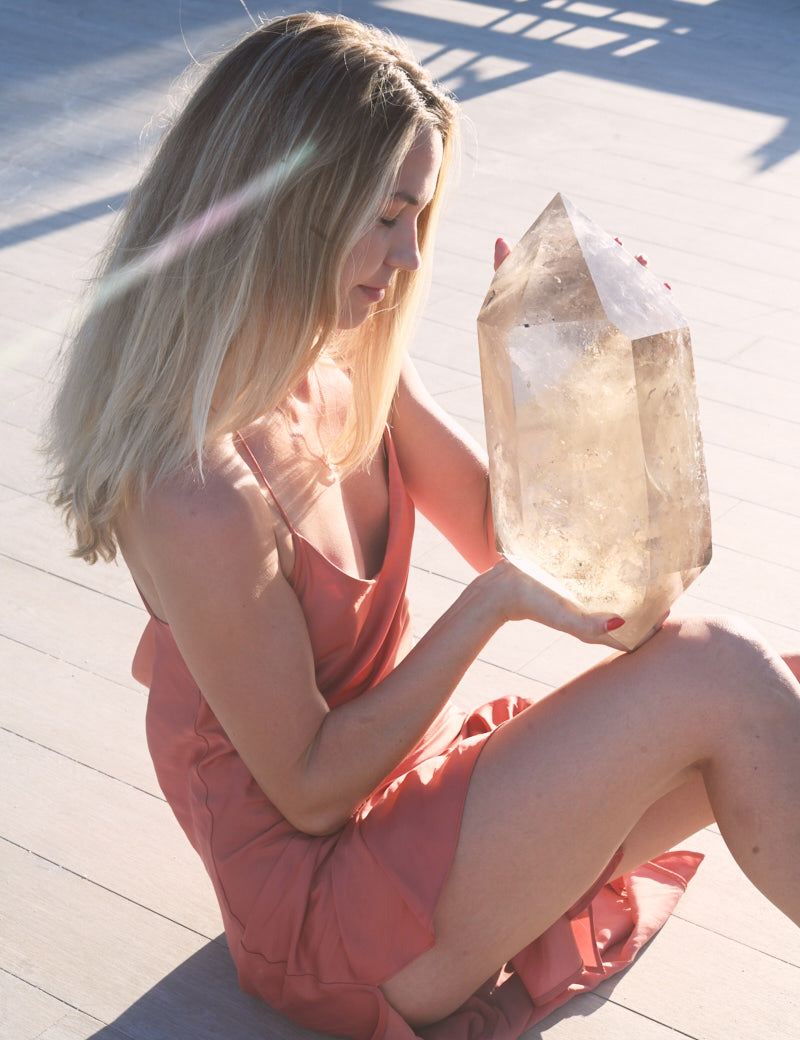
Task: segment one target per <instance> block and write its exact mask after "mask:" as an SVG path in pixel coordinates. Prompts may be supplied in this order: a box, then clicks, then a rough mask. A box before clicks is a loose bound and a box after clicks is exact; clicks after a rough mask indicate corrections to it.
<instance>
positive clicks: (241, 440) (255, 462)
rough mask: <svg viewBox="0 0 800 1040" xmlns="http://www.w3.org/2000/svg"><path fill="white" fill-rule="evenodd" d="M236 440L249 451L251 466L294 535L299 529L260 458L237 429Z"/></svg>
mask: <svg viewBox="0 0 800 1040" xmlns="http://www.w3.org/2000/svg"><path fill="white" fill-rule="evenodd" d="M235 440H236V441H237V442H238V443H239V444H241V446H242V447H243V448H244V450H245V452H246V453H247V457H248V459H249V460H250V463H252V465H251V466H250V468H251V469H252V470H253V471H254V472H255V475H256V476H257V477H258V478H260V482H261V484H262V485H263V486H264V488H265V489H266V491H268V492H269V497H270V498H271V499H272V501H273V502H274V503H275V508H276V509H277V510H278V512H279V513H280V515H281V519H282V520H283V522H284V523H285V524H286V526H287V527H288V528H289V530H290V531H291V532H292V534H293V535H294V534H297V531H295V528H294V524H293V523H292V521H291V520H290V519H289V517H288V516H287V515H286V511H285V510H284V508H283V506H282V505H281V504H280V502H279V501H278V497H277V495H276V494H275V492H274V491H273V490H272V488H271V487H270V483H269V481H268V480H267V478H266V477H265V476H264V471H263V469H262V468H261V467H260V466H259V464H258V460H257V459H256V457H255V455H254V454H253V453H252V451H251V450H250V445H249V444H248V443H247V441H246V440H245V439H244V437H243V436H242V435H241V433H239V431H238V430H237V431H236V434H235Z"/></svg>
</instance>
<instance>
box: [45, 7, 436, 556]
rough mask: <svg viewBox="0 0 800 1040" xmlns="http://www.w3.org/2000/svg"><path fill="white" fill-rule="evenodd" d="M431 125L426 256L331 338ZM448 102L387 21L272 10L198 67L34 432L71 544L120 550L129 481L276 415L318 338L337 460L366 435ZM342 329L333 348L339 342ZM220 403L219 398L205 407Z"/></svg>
mask: <svg viewBox="0 0 800 1040" xmlns="http://www.w3.org/2000/svg"><path fill="white" fill-rule="evenodd" d="M424 126H428V127H434V128H435V129H436V130H437V131H438V132H439V133H440V134H441V136H442V140H443V144H444V159H443V164H442V173H441V174H440V177H439V183H438V185H437V189H436V194H435V196H434V200H433V202H432V203H431V205H430V206H429V207H428V208H427V209H426V210H425V211H424V212H423V213H422V214H421V215H420V219H419V243H420V252H421V255H422V257H423V265H422V268H421V269H420V270H419V271H416V272H408V271H398V272H397V274H396V276H395V278H394V280H393V284H392V287H391V289H390V290H389V291H388V292H387V295H386V298H385V300H384V303H383V305H382V306H381V307H380V309H376V311H375V313H373V314H372V315H371V316H370V317H369V318H368V320H367V321H366V322H364V323H363V324H362V325H361V326H360V327H359V328H358V329H357V330H355V332H354V333H353V334H352V335H349V336H345V337H342V336H336V335H335V333H336V327H337V320H338V316H339V313H340V307H341V301H340V299H339V296H340V288H339V287H340V279H341V273H342V269H343V266H344V264H345V262H346V259H347V257H348V255H349V254H350V252H351V250H352V248H353V246H354V244H355V243H356V242H357V241H358V239H359V238H360V237H361V236H362V235H363V234H364V233H365V232H366V231H367V230H368V229H369V228H370V227H371V226H373V225H374V223H375V220H376V219H377V218H378V217H379V215H380V212H381V209H382V207H383V206H384V205H385V203H386V200H387V198H388V197H390V196H391V194H392V183H393V181H394V180H395V178H396V177H397V174H398V171H399V168H400V166H401V164H402V161H403V159H404V158H405V156H406V154H407V153H408V151H409V149H410V148H411V146H412V145H413V143H414V140H415V138H416V136H417V134H418V133H419V131H420V129H421V128H422V127H424ZM454 135H455V106H454V104H453V102H452V101H451V99H450V98H449V97H448V96H447V95H446V94H445V93H444V92H443V91H441V90H440V89H438V88H437V87H436V86H435V85H434V84H433V82H432V81H431V79H430V77H429V76H428V75H427V73H426V72H424V70H422V69H421V68H420V67H419V66H418V65H417V64H416V63H415V62H414V60H413V59H412V58H411V57H410V55H409V54H408V53H407V51H406V50H405V48H404V47H403V46H402V45H400V44H399V43H398V42H396V41H394V40H393V39H391V38H390V37H388V36H386V35H385V34H384V33H382V32H379V31H378V30H376V29H373V28H370V27H367V26H364V25H360V24H359V23H356V22H353V21H351V20H349V19H346V18H343V17H327V16H323V15H320V14H305V15H292V16H288V17H284V18H279V19H276V20H274V21H271V22H266V23H264V24H263V25H261V26H259V27H258V28H257V29H255V30H254V31H253V32H251V33H250V34H248V35H247V36H246V37H245V38H244V39H243V40H241V41H240V42H239V43H238V44H237V45H236V46H235V47H234V48H233V49H232V50H230V51H229V52H228V53H227V54H226V55H224V56H223V57H222V58H221V59H220V60H219V61H218V62H217V63H216V64H215V65H214V66H213V67H212V68H211V70H210V71H209V72H208V74H207V75H206V76H205V78H204V80H203V81H202V82H201V84H200V86H199V87H198V88H197V90H196V91H195V93H194V94H193V95H192V96H191V98H190V99H189V101H188V103H187V104H186V106H185V108H184V109H183V111H182V113H181V114H180V116H179V117H178V118H177V120H176V121H175V123H174V125H173V126H172V127H171V129H170V130H169V131H168V132H167V133H166V135H165V136H164V138H163V140H162V142H161V144H160V146H159V148H158V150H157V152H156V155H155V157H154V159H153V161H152V163H151V165H150V167H149V169H148V170H147V172H146V173H145V175H144V176H143V178H142V180H141V181H140V183H139V184H138V186H137V187H136V188H135V189H134V191H133V192H132V194H131V198H130V201H129V203H128V205H127V207H126V209H125V211H124V213H123V214H122V217H121V219H120V221H119V225H118V227H117V228H116V230H115V232H114V234H113V236H112V238H111V241H110V243H109V245H108V248H107V250H106V254H105V259H104V262H103V263H102V265H101V268H100V271H99V273H98V277H97V279H96V281H95V285H94V287H93V291H92V293H91V295H90V297H89V300H88V304H87V308H86V311H85V315H84V317H83V318H82V320H81V321H80V323H79V325H78V327H77V330H76V331H75V333H74V335H73V336H72V337H71V342H70V344H69V348H68V350H67V352H66V355H65V359H64V372H63V376H62V379H61V382H60V389H59V392H58V395H57V398H56V401H55V404H54V407H53V411H52V414H51V419H50V425H49V428H48V431H47V451H48V454H49V457H50V461H51V469H52V472H53V477H54V491H53V496H52V497H53V500H54V502H55V503H56V505H58V506H60V507H61V508H62V509H63V510H64V512H65V514H66V518H67V522H68V523H69V524H70V526H71V527H72V528H73V531H74V535H75V541H76V547H75V549H74V555H76V556H81V557H83V558H84V559H86V560H87V561H88V562H90V563H94V562H95V561H96V560H97V558H98V556H100V557H102V558H104V559H106V560H110V559H113V558H114V556H115V555H116V548H117V545H116V536H115V521H116V518H117V517H118V516H119V514H120V512H121V511H122V510H123V509H124V508H125V507H126V505H128V504H130V502H131V501H132V500H133V496H135V495H136V494H144V492H145V491H146V490H147V488H148V487H149V486H151V485H152V484H153V483H156V482H158V481H160V480H163V479H165V478H167V477H170V476H174V475H175V474H177V473H178V472H180V471H181V470H182V469H183V468H185V467H186V466H187V464H188V465H194V466H195V468H196V470H197V471H198V473H199V475H200V477H202V466H203V451H204V448H205V446H206V445H208V444H209V443H210V442H212V441H213V440H215V439H216V438H218V437H219V436H222V435H224V434H226V433H229V432H230V431H232V430H234V429H236V428H237V427H240V426H246V425H247V424H249V423H251V422H253V421H255V420H256V419H257V418H259V417H260V416H262V415H264V414H266V413H268V412H270V411H271V410H272V409H274V408H275V407H276V406H278V405H279V404H280V402H281V401H283V400H284V399H285V398H286V396H287V395H288V394H289V393H290V392H291V391H292V390H293V389H294V388H295V387H296V386H297V385H298V384H299V382H300V381H301V379H302V378H303V376H304V375H305V374H306V373H307V372H308V370H309V369H310V367H311V366H312V365H313V364H314V363H315V361H316V360H317V359H318V358H319V356H320V355H321V354H322V353H323V352H326V353H329V354H334V355H335V354H336V352H337V350H338V351H339V352H340V353H341V351H342V349H343V348H342V346H341V344H342V343H345V344H346V356H345V357H343V358H342V361H343V363H344V364H346V365H347V367H348V368H349V370H350V373H351V376H352V381H353V403H352V405H351V408H350V413H349V416H348V420H347V424H346V427H345V433H344V435H343V437H342V438H340V441H339V442H337V445H336V446H335V450H336V452H337V461H338V462H339V463H340V465H341V466H342V467H343V469H344V470H345V471H349V470H352V469H353V468H356V467H357V466H359V465H361V464H363V463H364V462H365V461H366V460H367V459H368V458H369V457H370V456H371V455H372V454H373V452H374V450H375V448H376V446H377V444H378V442H379V440H380V437H381V435H382V430H383V427H384V424H385V422H386V419H387V416H388V412H389V409H390V407H391V402H392V398H393V395H394V392H395V389H396V386H397V379H398V376H399V370H400V365H401V361H402V353H403V350H404V347H405V343H406V341H407V337H408V334H409V331H410V326H411V323H412V321H413V318H414V314H415V312H416V310H417V305H418V302H419V296H420V293H421V291H422V290H423V287H424V283H425V280H426V276H427V268H428V266H429V259H430V252H431V248H430V247H431V239H432V234H431V232H432V228H433V223H434V221H435V217H436V214H437V211H438V207H439V204H440V201H441V194H442V182H443V179H444V171H445V169H446V165H447V162H448V159H449V157H450V155H451V153H452V148H453V141H454ZM337 344H339V346H337ZM212 403H213V407H212Z"/></svg>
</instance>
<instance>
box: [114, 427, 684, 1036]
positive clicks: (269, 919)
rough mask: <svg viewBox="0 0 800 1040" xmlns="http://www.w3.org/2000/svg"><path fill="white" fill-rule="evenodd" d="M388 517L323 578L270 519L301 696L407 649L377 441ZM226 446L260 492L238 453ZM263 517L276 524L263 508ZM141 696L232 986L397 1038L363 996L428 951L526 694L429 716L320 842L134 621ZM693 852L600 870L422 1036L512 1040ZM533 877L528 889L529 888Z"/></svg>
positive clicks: (381, 1007) (612, 961) (373, 997)
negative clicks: (144, 692)
mask: <svg viewBox="0 0 800 1040" xmlns="http://www.w3.org/2000/svg"><path fill="white" fill-rule="evenodd" d="M384 445H385V454H386V468H387V479H388V486H389V509H390V523H389V534H388V541H387V547H386V555H385V560H384V563H383V566H382V568H381V570H380V572H379V574H378V575H377V576H376V577H375V578H374V579H372V580H362V579H360V578H356V577H353V576H352V575H349V574H347V573H344V572H343V571H341V570H339V569H338V568H337V567H336V566H334V565H333V564H332V563H331V562H330V561H329V560H327V559H326V558H325V557H324V556H323V555H321V553H319V552H318V551H317V550H316V549H315V548H314V547H313V546H312V545H310V544H309V543H308V542H307V541H305V539H304V538H303V537H302V535H300V534H299V533H298V532H297V531H296V530H294V528H293V527H292V525H291V523H289V520H288V518H286V517H285V515H284V520H285V521H286V523H287V524H288V526H289V529H290V530H291V532H292V536H293V540H294V552H295V563H294V568H293V571H292V574H291V575H290V578H289V580H290V583H291V584H292V586H293V588H294V590H295V592H296V594H297V597H298V599H299V601H300V604H301V606H302V609H303V611H304V614H305V618H306V622H307V624H308V629H309V633H310V637H311V643H312V647H313V651H314V659H315V663H316V678H317V683H318V685H319V689H320V690H321V691H322V693H323V694H324V696H325V697H326V699H327V701H328V703H329V704H330V705H331V706H332V707H335V706H336V705H339V704H342V703H343V702H345V701H348V700H350V699H351V698H354V697H362V696H369V691H370V689H371V687H373V686H374V685H375V684H376V683H378V682H380V680H381V679H382V678H383V677H384V676H385V675H386V674H387V673H388V672H390V671H391V670H392V668H393V667H394V666H395V664H396V663H397V662H398V661H399V660H400V659H401V658H402V657H403V655H404V654H406V653H407V652H408V650H409V648H410V645H411V635H410V624H409V612H408V602H407V599H406V582H407V577H408V571H409V565H410V555H411V540H412V535H413V530H414V507H413V504H412V502H411V499H410V497H409V495H408V493H407V492H406V489H405V487H404V484H403V479H402V474H401V472H400V467H399V465H398V461H397V457H396V455H395V451H394V447H393V445H392V439H391V435H390V433H389V431H388V430H387V433H386V437H385V440H384ZM239 450H240V452H241V453H242V455H243V457H244V458H245V459H246V460H247V461H248V463H249V465H250V466H251V468H252V469H253V472H254V474H255V476H256V478H257V479H258V480H259V481H260V483H261V484H262V485H263V486H264V488H265V489H266V491H267V493H268V494H270V495H271V494H272V492H271V490H270V488H269V485H268V484H267V482H266V480H265V478H264V476H263V474H262V473H261V471H260V469H259V467H258V464H257V463H256V462H255V459H254V458H253V457H252V455H251V454H250V452H249V449H248V447H247V445H246V444H245V443H244V441H242V440H241V439H240V440H239ZM276 506H277V508H278V509H279V510H280V512H281V513H282V514H283V510H282V509H281V507H280V504H279V503H277V502H276ZM134 675H135V676H136V677H137V679H139V680H140V681H141V682H143V683H144V684H145V685H146V686H148V687H149V690H150V694H149V701H148V710H147V739H148V744H149V748H150V752H151V754H152V757H153V762H154V764H155V768H156V773H157V775H158V780H159V783H160V785H161V788H162V790H163V792H164V795H165V797H166V799H167V801H168V802H169V804H170V805H171V807H172V809H173V811H174V813H175V816H176V817H177V819H178V821H179V823H180V824H181V826H182V827H183V829H184V831H185V832H186V835H187V837H188V838H189V841H190V842H191V843H192V845H193V846H194V848H195V849H196V850H197V852H198V853H199V855H200V856H201V858H202V860H203V862H204V864H205V866H206V869H207V870H208V873H209V875H210V877H211V880H212V882H213V884H214V888H215V890H216V894H217V898H218V900H219V905H220V909H221V911H222V917H223V921H224V925H225V932H226V935H227V940H228V944H229V946H230V951H231V954H232V956H233V960H234V962H235V964H236V968H237V971H238V975H239V981H240V984H241V986H242V988H243V989H245V990H246V991H247V992H249V993H252V994H255V995H257V996H259V997H261V998H262V999H263V1000H265V1001H266V1002H267V1003H268V1004H270V1005H271V1006H272V1007H274V1008H277V1009H279V1010H280V1011H281V1012H283V1013H284V1014H286V1015H287V1016H289V1017H290V1018H292V1019H294V1020H295V1021H296V1022H298V1023H300V1024H302V1025H305V1026H307V1027H309V1028H312V1029H317V1030H320V1031H322V1032H326V1033H331V1034H334V1035H336V1036H343V1037H354V1038H357V1040H413V1038H414V1036H415V1033H414V1032H413V1030H412V1029H411V1027H410V1026H409V1025H408V1024H407V1023H406V1022H405V1021H404V1020H403V1019H402V1018H401V1017H400V1015H399V1014H398V1013H397V1012H396V1011H395V1010H394V1008H392V1007H391V1006H390V1005H389V1004H388V1002H387V1001H386V999H385V997H384V996H383V993H382V991H381V989H380V988H379V987H380V985H381V983H382V982H384V981H385V980H386V979H388V978H391V977H392V976H393V975H394V974H396V973H397V972H398V971H399V970H400V969H401V968H402V967H403V966H404V965H406V964H408V963H409V962H410V961H411V960H413V959H414V958H415V957H417V956H419V955H420V954H421V953H422V952H423V951H425V950H426V949H428V948H429V947H430V946H431V945H432V944H433V942H434V935H433V928H432V920H433V916H434V911H435V908H436V903H437V900H438V898H439V894H440V892H441V890H442V886H443V884H444V881H445V879H446V877H447V873H448V870H449V868H450V864H451V861H452V858H453V855H454V852H455V848H456V842H457V840H458V832H459V825H460V819H461V812H462V807H463V804H464V799H465V796H466V792H467V787H468V784H469V780H470V775H471V772H472V769H473V766H474V765H475V761H476V759H477V757H478V755H479V754H480V752H481V749H482V748H483V746H484V744H485V742H486V740H487V739H488V738H489V737H490V736H491V733H492V732H493V730H494V729H495V728H497V727H498V726H500V725H502V724H503V722H504V721H506V720H507V719H509V718H510V717H511V716H513V715H514V714H516V713H517V712H519V711H522V710H523V709H524V708H525V707H526V706H527V702H526V701H524V700H522V699H521V698H517V697H501V698H499V699H497V700H494V701H492V702H491V703H489V704H486V705H484V706H483V707H481V708H479V709H478V710H476V711H474V712H471V713H470V714H467V715H465V714H463V713H459V712H455V711H452V712H443V713H442V714H441V715H440V716H439V718H438V719H437V720H436V721H435V722H434V724H433V725H432V726H431V728H430V729H429V730H428V732H427V733H426V734H425V736H424V737H423V738H422V740H421V741H420V742H419V744H418V745H417V747H416V748H414V750H413V751H412V752H411V753H410V754H409V755H408V757H407V758H406V759H405V760H404V761H403V762H402V763H401V764H400V765H399V766H398V767H397V769H396V770H395V771H394V772H393V773H392V774H391V775H390V776H388V777H387V778H386V780H385V781H384V782H383V783H382V784H381V786H380V787H379V788H378V789H377V790H375V791H374V792H373V793H372V794H371V795H370V797H369V798H368V799H367V800H366V801H365V802H364V803H363V805H361V806H360V807H359V809H358V811H357V812H356V813H355V814H354V816H353V817H352V819H351V820H350V821H349V822H348V823H347V825H346V826H345V827H344V828H343V829H342V830H341V831H339V832H338V833H336V834H333V835H330V836H325V837H313V836H309V835H307V834H304V833H301V832H299V831H297V830H295V829H294V828H293V827H292V826H291V825H290V824H289V823H288V822H287V821H286V820H285V819H284V818H283V817H282V816H281V814H280V812H279V811H278V810H277V809H276V808H275V807H274V806H273V805H272V804H271V803H270V802H269V801H268V800H267V798H266V797H265V796H264V794H263V793H262V791H261V789H260V788H259V787H258V785H257V784H256V782H255V780H254V779H253V778H252V776H251V775H250V773H249V772H248V770H247V768H246V767H245V765H244V763H243V762H242V760H241V759H240V757H239V755H238V754H237V752H236V750H235V748H234V747H233V745H232V744H231V742H230V741H229V740H228V738H227V736H226V734H225V732H224V730H223V729H222V727H221V726H220V724H219V722H218V721H217V719H216V718H215V717H214V714H213V713H212V711H211V709H210V708H209V706H208V704H207V703H206V702H205V700H204V698H203V695H202V692H201V691H200V689H199V688H198V686H197V684H196V683H195V681H194V679H193V678H192V676H191V674H190V673H189V670H188V669H187V667H186V665H185V663H184V661H183V659H182V657H181V655H180V652H179V650H178V648H177V646H176V644H175V642H174V640H173V637H172V633H171V631H170V629H169V627H168V626H167V625H166V624H164V623H163V622H161V621H159V620H158V619H157V618H155V617H152V616H151V619H150V621H149V623H148V625H147V628H146V630H145V632H144V634H143V636H142V640H141V642H140V644H139V648H138V650H137V653H136V658H135V660H134ZM701 858H702V857H700V856H697V855H695V854H693V853H672V854H670V855H668V856H665V857H661V858H660V859H659V860H657V861H655V862H653V863H650V864H647V865H646V866H645V867H643V868H641V869H640V870H638V871H637V872H636V873H635V875H632V876H627V877H625V878H623V879H617V880H615V881H614V882H613V883H612V884H607V882H608V881H609V879H610V878H611V877H612V876H613V873H614V863H612V864H610V865H609V867H608V869H607V870H606V872H605V874H604V876H603V877H602V878H600V879H599V880H598V882H597V884H596V885H595V886H594V888H593V890H592V891H591V892H589V893H587V895H586V897H585V898H584V899H583V900H581V902H580V903H579V904H578V905H576V906H575V907H573V908H572V909H571V910H570V911H569V912H568V913H567V914H565V915H564V916H563V917H562V918H561V919H560V920H559V921H558V922H556V924H555V925H553V926H552V927H551V928H550V929H548V931H547V932H546V933H545V934H544V935H542V936H540V937H539V938H538V939H537V940H536V941H535V942H533V943H531V945H530V946H528V947H527V948H526V949H525V950H523V951H522V952H521V953H520V954H519V955H518V956H517V957H515V958H514V959H513V961H512V962H510V963H509V964H507V965H504V966H502V967H501V966H499V965H498V969H499V970H498V973H497V975H496V977H494V978H492V979H490V980H488V981H487V983H486V984H485V986H484V987H482V989H481V990H480V991H479V992H478V993H476V994H475V995H474V996H473V997H472V998H470V1000H468V1001H467V1002H466V1003H465V1004H464V1005H463V1006H462V1007H461V1008H460V1009H459V1010H458V1011H456V1012H454V1013H453V1014H452V1015H450V1016H448V1017H447V1018H446V1019H444V1020H442V1021H441V1022H440V1023H437V1024H435V1025H433V1026H429V1027H426V1028H425V1029H423V1030H420V1031H419V1032H418V1034H416V1035H419V1036H421V1037H423V1038H424V1040H490V1038H491V1040H512V1038H515V1037H518V1036H519V1035H520V1034H521V1033H522V1032H523V1031H524V1030H525V1028H526V1027H528V1026H530V1025H532V1024H533V1023H535V1022H537V1021H538V1020H540V1019H541V1018H543V1017H544V1016H545V1015H546V1014H548V1013H549V1012H550V1011H552V1010H553V1009H554V1008H556V1007H558V1006H559V1005H560V1004H562V1003H564V1001H566V1000H567V999H569V997H570V996H572V995H573V994H575V993H578V992H580V991H582V990H587V989H591V988H593V987H594V986H595V985H597V983H598V982H600V981H601V980H602V979H604V978H607V977H608V976H609V975H611V974H613V973H614V972H616V971H619V970H620V969H621V968H623V967H625V966H626V965H628V964H629V963H630V962H631V960H632V959H633V957H634V955H635V954H636V952H637V950H638V949H639V948H640V947H641V946H642V945H643V944H644V943H645V942H646V941H647V940H648V939H649V938H650V937H651V936H652V935H653V934H654V933H655V932H656V931H657V930H658V929H659V928H660V927H661V925H662V924H663V922H664V921H665V920H666V918H667V917H668V916H669V914H670V912H671V911H672V909H673V907H674V905H675V904H676V903H677V901H678V899H679V897H680V895H681V893H682V892H683V891H684V889H685V887H686V883H687V881H688V880H689V879H690V878H691V876H692V875H693V874H694V871H695V870H696V868H697V864H698V863H699V861H700V859H701ZM532 880H533V883H535V879H532Z"/></svg>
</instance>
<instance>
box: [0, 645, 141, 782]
mask: <svg viewBox="0 0 800 1040" xmlns="http://www.w3.org/2000/svg"><path fill="white" fill-rule="evenodd" d="M0 658H2V661H3V680H2V682H3V696H2V698H0V726H2V727H3V728H4V729H6V730H9V731H10V732H12V733H16V734H18V735H19V736H21V737H25V738H26V739H27V740H32V741H35V742H36V743H38V744H41V745H42V746H43V747H46V748H50V749H51V750H53V751H56V752H58V753H59V754H61V755H65V756H66V757H67V758H71V759H74V760H75V761H76V762H81V763H83V764H84V765H86V766H89V767H90V768H92V769H96V770H98V771H99V772H101V773H106V774H108V775H109V776H114V777H116V778H117V779H118V780H122V781H123V782H124V783H126V784H130V785H131V786H132V787H138V788H140V789H141V790H143V791H147V792H149V793H150V794H153V795H156V796H159V797H160V793H161V792H160V789H159V787H158V783H157V782H156V778H155V774H154V772H153V766H152V763H151V762H150V756H149V754H148V752H147V746H146V740H145V731H144V715H145V710H146V706H147V694H146V692H145V690H144V688H143V687H141V686H139V685H138V684H136V683H132V686H133V687H134V688H133V689H131V688H129V687H125V686H120V685H119V684H118V683H114V682H111V680H109V679H104V678H102V677H101V676H98V675H94V674H93V673H92V672H89V671H85V670H83V669H80V668H77V667H76V666H74V665H70V664H68V663H67V662H65V661H60V660H58V659H57V658H54V657H50V656H49V655H48V654H46V653H43V652H42V651H41V650H35V649H33V648H32V647H29V646H23V645H22V644H21V643H15V642H13V641H12V640H9V639H5V638H3V637H2V636H0Z"/></svg>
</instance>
